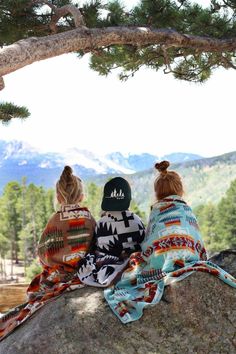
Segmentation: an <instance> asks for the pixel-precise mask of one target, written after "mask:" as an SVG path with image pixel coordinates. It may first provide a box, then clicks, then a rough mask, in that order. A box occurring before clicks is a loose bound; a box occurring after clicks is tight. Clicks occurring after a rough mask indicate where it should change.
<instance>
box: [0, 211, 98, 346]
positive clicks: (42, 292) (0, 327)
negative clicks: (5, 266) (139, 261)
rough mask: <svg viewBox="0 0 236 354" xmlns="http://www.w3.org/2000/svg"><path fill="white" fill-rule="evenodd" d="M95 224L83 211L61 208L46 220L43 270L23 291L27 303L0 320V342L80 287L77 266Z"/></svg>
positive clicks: (40, 249) (41, 254)
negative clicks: (64, 294) (54, 301)
mask: <svg viewBox="0 0 236 354" xmlns="http://www.w3.org/2000/svg"><path fill="white" fill-rule="evenodd" d="M94 228H95V221H94V219H93V217H92V215H91V213H90V212H89V210H88V209H87V208H81V207H79V206H78V205H65V206H63V207H62V208H61V210H60V211H59V212H57V213H55V214H54V215H53V216H52V218H51V219H50V220H49V222H48V224H47V226H46V228H45V230H44V232H43V234H42V236H41V239H40V241H39V246H38V255H39V259H40V262H41V264H42V267H43V271H42V273H41V274H39V275H37V276H36V277H35V278H34V279H33V281H32V282H31V284H30V285H29V287H28V289H27V295H28V302H26V303H25V304H22V305H20V306H18V307H16V308H14V309H12V310H10V311H9V312H8V313H6V314H4V315H3V317H1V318H0V340H1V339H3V338H5V337H6V336H7V335H8V334H9V333H11V332H12V331H13V330H14V329H15V328H16V327H18V326H19V325H20V324H21V323H23V322H24V321H26V320H27V319H28V318H29V317H30V316H31V315H32V314H33V313H34V312H35V311H37V310H38V309H39V308H41V307H42V306H44V305H45V304H46V303H47V302H49V301H51V300H53V299H55V298H56V297H58V296H60V295H61V294H63V293H64V292H65V291H70V290H74V289H77V288H79V287H83V284H82V283H81V281H80V280H79V278H78V275H77V264H78V262H79V261H80V260H81V259H82V258H83V257H84V256H85V254H86V253H87V252H88V250H89V248H90V244H91V241H92V238H93V233H94Z"/></svg>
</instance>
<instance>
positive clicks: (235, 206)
mask: <svg viewBox="0 0 236 354" xmlns="http://www.w3.org/2000/svg"><path fill="white" fill-rule="evenodd" d="M217 218H218V226H217V233H218V237H219V240H220V241H221V243H222V244H223V246H224V248H235V247H236V180H234V181H233V182H232V183H231V185H230V187H229V189H228V190H227V192H226V196H225V197H224V198H222V200H221V201H220V203H219V205H218V215H217Z"/></svg>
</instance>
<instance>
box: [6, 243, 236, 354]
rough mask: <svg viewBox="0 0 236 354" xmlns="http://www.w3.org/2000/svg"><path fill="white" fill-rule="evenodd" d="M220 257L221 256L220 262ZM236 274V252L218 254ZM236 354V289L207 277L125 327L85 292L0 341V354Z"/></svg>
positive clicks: (94, 293) (185, 284) (192, 280)
mask: <svg viewBox="0 0 236 354" xmlns="http://www.w3.org/2000/svg"><path fill="white" fill-rule="evenodd" d="M217 257H218V258H217ZM213 259H214V261H215V262H216V261H217V263H218V264H220V265H221V266H222V267H224V265H225V268H226V269H227V270H228V271H229V272H231V274H232V275H234V276H236V251H233V250H229V251H224V252H221V254H218V255H215V256H214V258H213ZM41 353H42V354H80V353H84V354H93V353H99V354H118V353H122V354H126V353H129V354H141V353H142V354H143V353H145V354H146V353H147V354H151V353H156V354H167V353H171V354H175V353H181V354H184V353H191V354H194V353H196V354H210V353H217V354H219V353H227V354H231V353H232V354H235V353H236V289H233V288H231V287H229V286H228V285H226V284H224V283H223V282H222V281H220V280H219V279H217V278H215V277H213V276H211V275H209V274H205V273H194V274H192V275H191V276H189V277H188V278H187V279H185V280H183V281H181V282H178V283H175V284H174V285H171V286H168V287H167V288H166V290H165V296H164V300H162V301H161V302H160V304H158V305H156V306H154V307H152V308H148V309H146V310H145V312H144V316H143V317H142V318H141V319H140V320H139V321H136V322H133V323H131V324H128V325H123V324H122V323H121V322H120V321H119V320H118V319H117V318H116V317H115V315H114V314H113V313H112V312H111V310H110V309H109V307H108V305H107V304H106V302H105V301H104V299H103V292H102V291H101V290H99V289H95V288H89V287H87V288H84V289H79V290H76V291H74V292H71V293H68V294H65V295H63V296H62V297H60V298H59V299H57V300H56V301H54V302H51V303H49V304H47V305H46V306H45V307H44V308H42V309H41V310H39V311H38V312H37V313H36V314H35V315H34V316H33V317H32V318H31V319H29V320H28V321H27V322H26V323H24V324H23V325H22V326H20V327H19V328H18V329H17V330H16V331H15V332H14V333H12V334H11V335H10V336H9V337H7V338H6V339H5V340H3V341H2V342H1V343H0V354H41Z"/></svg>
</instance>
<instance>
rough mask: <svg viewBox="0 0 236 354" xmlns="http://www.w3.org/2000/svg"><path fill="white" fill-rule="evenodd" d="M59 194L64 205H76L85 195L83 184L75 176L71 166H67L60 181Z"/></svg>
mask: <svg viewBox="0 0 236 354" xmlns="http://www.w3.org/2000/svg"><path fill="white" fill-rule="evenodd" d="M56 189H57V193H58V194H59V195H60V196H61V198H62V199H63V201H64V203H67V204H75V203H78V201H79V200H80V199H81V195H83V184H82V181H81V179H80V178H79V177H76V176H74V175H73V170H72V168H71V167H70V166H65V167H64V169H63V171H62V174H61V176H60V178H59V181H58V182H57V185H56Z"/></svg>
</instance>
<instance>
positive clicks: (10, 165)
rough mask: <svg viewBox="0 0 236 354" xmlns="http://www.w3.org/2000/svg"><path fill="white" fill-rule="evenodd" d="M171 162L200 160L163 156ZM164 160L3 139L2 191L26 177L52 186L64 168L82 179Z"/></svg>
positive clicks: (0, 143) (0, 145) (180, 155)
mask: <svg viewBox="0 0 236 354" xmlns="http://www.w3.org/2000/svg"><path fill="white" fill-rule="evenodd" d="M164 158H165V159H168V160H169V161H173V162H180V161H181V162H183V161H186V160H193V159H197V158H201V157H200V156H198V155H193V154H188V153H174V154H171V155H167V156H165V157H164ZM160 159H162V158H161V157H158V156H155V155H152V154H148V153H143V154H139V155H138V154H129V155H127V156H124V155H123V154H121V153H120V152H115V153H111V154H109V155H106V156H101V155H98V154H95V153H93V152H90V151H87V150H82V149H78V148H73V149H69V150H67V151H65V152H63V153H58V152H50V153H44V152H40V151H38V150H37V149H35V148H34V147H32V146H30V145H28V144H26V143H24V142H21V141H10V142H6V141H3V140H0V191H1V190H2V188H3V186H4V185H5V184H6V183H7V182H9V181H12V180H17V181H20V180H21V179H22V177H24V176H26V177H27V180H28V182H32V183H35V184H38V185H39V184H41V185H44V186H45V187H52V186H53V185H54V184H55V181H56V180H57V178H58V176H60V173H61V171H62V169H63V167H64V166H65V165H71V166H72V167H73V169H74V171H75V173H76V174H78V175H79V176H81V177H82V178H83V179H87V178H89V177H91V176H94V175H101V174H103V175H105V174H109V175H111V174H132V173H135V172H139V171H142V170H146V169H149V168H151V167H152V166H153V165H154V163H155V162H156V161H157V160H160Z"/></svg>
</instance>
